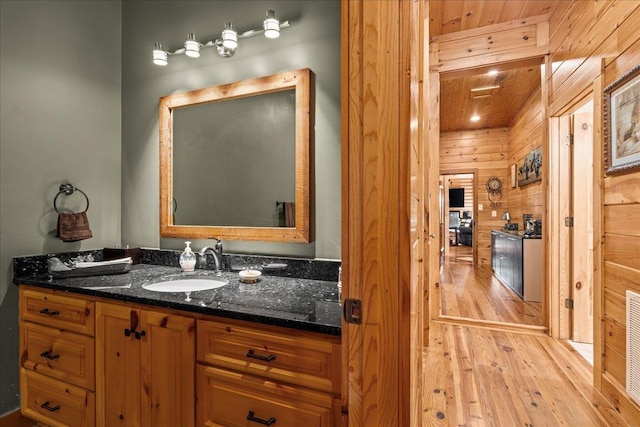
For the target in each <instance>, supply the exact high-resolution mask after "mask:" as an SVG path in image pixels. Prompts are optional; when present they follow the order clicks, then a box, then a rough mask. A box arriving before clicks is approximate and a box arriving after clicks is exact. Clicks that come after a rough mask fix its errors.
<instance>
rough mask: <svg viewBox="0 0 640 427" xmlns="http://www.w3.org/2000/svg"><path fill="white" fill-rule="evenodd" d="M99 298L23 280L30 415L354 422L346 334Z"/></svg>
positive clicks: (118, 421)
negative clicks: (346, 409) (346, 390)
mask: <svg viewBox="0 0 640 427" xmlns="http://www.w3.org/2000/svg"><path fill="white" fill-rule="evenodd" d="M95 300H97V301H94V300H92V299H89V298H85V297H83V296H80V295H73V294H69V293H65V292H59V291H51V290H44V289H43V290H39V289H38V290H36V289H35V288H32V287H29V286H21V287H20V320H21V323H20V330H21V334H20V336H21V344H20V345H21V354H22V357H21V364H22V369H21V375H20V389H21V394H22V396H21V410H22V412H23V414H24V415H25V416H27V417H29V418H31V419H34V420H37V421H38V422H39V423H42V424H44V425H49V426H78V427H80V426H82V427H92V426H94V425H97V426H99V427H111V426H119V427H125V426H126V427H137V426H153V427H158V426H160V427H161V426H168V427H176V426H181V427H182V426H193V425H197V426H213V425H217V426H252V425H255V426H256V427H257V426H259V425H271V424H275V422H276V421H277V423H278V424H277V425H285V426H289V425H303V426H338V425H340V423H341V422H342V400H341V385H342V382H341V373H342V372H341V360H340V358H341V345H340V337H334V336H330V335H324V334H318V333H312V332H305V331H299V330H293V329H286V328H280V327H275V326H268V325H263V324H259V323H253V322H247V321H238V320H231V319H223V318H217V317H212V316H205V315H191V316H190V315H188V314H185V315H182V314H176V312H174V311H171V310H163V309H152V308H150V307H147V306H139V305H134V304H127V303H124V302H115V301H114V302H111V301H109V300H103V299H100V298H95ZM180 313H181V312H180ZM196 318H197V319H196ZM196 322H197V323H196ZM196 325H197V333H196ZM196 347H197V358H196Z"/></svg>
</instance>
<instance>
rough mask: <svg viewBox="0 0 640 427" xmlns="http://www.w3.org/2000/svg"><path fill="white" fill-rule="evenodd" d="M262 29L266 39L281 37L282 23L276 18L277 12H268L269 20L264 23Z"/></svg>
mask: <svg viewBox="0 0 640 427" xmlns="http://www.w3.org/2000/svg"><path fill="white" fill-rule="evenodd" d="M262 27H263V28H264V36H265V37H266V38H269V39H277V38H278V37H280V21H278V19H277V18H276V11H275V10H268V11H267V19H265V20H264V22H263V23H262Z"/></svg>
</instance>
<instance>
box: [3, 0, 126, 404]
mask: <svg viewBox="0 0 640 427" xmlns="http://www.w3.org/2000/svg"><path fill="white" fill-rule="evenodd" d="M0 17H1V21H0V22H1V24H0V28H1V34H0V42H1V45H0V93H1V101H0V102H1V103H0V360H1V361H2V363H1V364H0V416H2V415H3V414H4V413H6V412H10V411H13V410H14V409H16V408H17V407H18V405H19V400H18V399H19V396H18V391H19V390H18V366H19V354H18V332H17V325H18V306H17V304H18V303H17V290H18V288H17V287H16V286H14V285H13V284H11V259H12V257H14V256H22V255H29V254H43V253H50V252H66V251H75V250H84V249H93V248H102V247H104V246H109V245H113V244H115V243H120V213H121V208H120V204H121V203H120V199H121V196H120V179H121V177H120V176H121V173H120V171H121V168H120V165H121V162H120V151H121V150H120V145H121V144H120V141H121V135H120V134H121V123H120V105H121V101H120V100H121V96H120V93H121V56H120V53H121V37H120V35H121V22H122V19H121V3H120V1H89V2H80V1H52V0H48V1H47V0H44V1H5V0H2V1H0ZM62 182H71V183H72V184H74V185H76V186H78V187H79V188H81V189H82V190H83V191H84V192H85V193H87V195H88V196H89V198H90V201H91V205H90V208H89V211H88V212H87V214H88V216H89V222H90V225H91V229H92V231H93V238H92V239H89V240H85V241H82V242H77V243H64V242H62V241H60V240H59V239H58V238H56V237H55V235H54V231H55V228H56V220H57V216H56V214H55V212H54V210H53V198H54V197H55V195H56V194H57V192H58V188H59V186H60V184H61V183H62ZM76 196H80V195H79V193H76V194H74V195H72V196H71V197H69V198H68V199H67V200H66V201H67V202H69V203H68V204H67V205H66V207H68V208H71V209H84V201H83V199H82V198H81V197H78V198H76ZM61 197H62V196H61ZM61 201H62V200H61Z"/></svg>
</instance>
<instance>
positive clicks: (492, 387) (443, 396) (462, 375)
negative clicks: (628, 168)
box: [423, 322, 626, 426]
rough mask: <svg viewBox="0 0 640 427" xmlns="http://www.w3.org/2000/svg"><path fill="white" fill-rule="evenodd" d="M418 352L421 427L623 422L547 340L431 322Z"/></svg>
mask: <svg viewBox="0 0 640 427" xmlns="http://www.w3.org/2000/svg"><path fill="white" fill-rule="evenodd" d="M424 356H425V372H428V373H429V375H426V376H425V382H426V383H425V390H427V392H426V393H425V399H424V410H425V423H424V424H423V425H424V426H453V425H478V426H480V425H483V426H484V425H487V426H488V425H495V426H511V425H528V426H536V425H548V426H557V425H568V426H624V425H626V423H624V421H622V420H621V418H620V416H619V415H618V414H617V413H616V410H615V409H614V407H613V406H612V405H611V404H609V403H608V402H607V401H606V400H605V398H604V397H603V396H602V395H600V394H599V393H598V392H597V391H596V390H595V388H594V387H593V386H592V385H591V378H592V373H591V367H590V366H589V365H588V364H587V363H586V362H585V361H584V359H582V358H581V356H579V355H578V354H577V352H576V351H575V350H573V349H571V348H569V347H568V346H567V345H566V344H563V343H561V342H560V341H557V340H555V339H553V338H550V337H545V336H539V335H529V334H519V333H514V332H503V331H496V330H490V329H483V328H474V327H469V326H460V325H455V324H446V323H439V322H433V323H432V325H431V338H430V343H429V347H426V348H425V351H424Z"/></svg>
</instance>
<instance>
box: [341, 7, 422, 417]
mask: <svg viewBox="0 0 640 427" xmlns="http://www.w3.org/2000/svg"><path fill="white" fill-rule="evenodd" d="M426 13H428V2H427V1H426V0H420V1H405V0H342V1H341V32H342V34H341V60H342V72H341V87H342V90H341V110H342V112H341V116H342V131H341V140H342V148H341V160H342V174H341V177H342V198H341V202H342V268H343V277H342V279H343V298H349V299H355V300H360V301H361V303H362V306H361V307H362V309H361V312H360V323H358V324H354V323H344V322H343V325H342V347H343V355H342V361H343V374H344V375H343V388H342V399H343V402H342V408H343V413H345V412H347V411H348V421H347V419H346V415H345V416H343V420H342V423H343V425H346V424H347V423H348V425H350V426H391V425H394V426H395V425H397V426H419V425H422V407H423V401H422V395H423V390H422V387H423V383H424V381H423V374H422V357H423V349H422V346H423V327H422V319H423V313H422V311H423V304H422V301H423V290H424V284H423V281H424V265H423V260H424V254H423V248H424V236H425V234H426V233H427V229H426V227H425V226H424V224H423V218H424V215H423V213H426V212H425V208H424V194H423V188H424V186H423V183H424V180H423V177H422V175H421V173H422V171H423V168H422V165H421V162H422V150H423V144H422V140H421V136H422V132H423V124H422V123H421V121H420V119H421V117H423V116H424V114H423V113H422V110H423V108H424V107H423V105H422V103H423V102H424V99H425V98H424V97H423V94H422V91H423V87H424V85H423V84H422V83H421V79H420V77H421V68H422V66H423V62H422V58H423V49H422V43H423V40H424V34H425V32H424V31H425V30H424V28H423V25H428V19H427V17H426ZM426 34H428V31H426ZM343 305H344V306H345V307H349V306H350V304H348V302H346V301H345V303H344V304H343Z"/></svg>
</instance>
